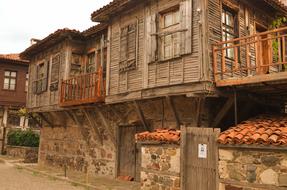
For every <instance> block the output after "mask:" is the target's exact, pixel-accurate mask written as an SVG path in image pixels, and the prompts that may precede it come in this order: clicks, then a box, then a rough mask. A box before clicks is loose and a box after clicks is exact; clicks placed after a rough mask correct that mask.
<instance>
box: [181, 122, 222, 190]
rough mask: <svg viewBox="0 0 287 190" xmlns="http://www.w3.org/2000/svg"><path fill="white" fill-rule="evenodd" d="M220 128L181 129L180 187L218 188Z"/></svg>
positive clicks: (191, 189)
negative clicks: (217, 140)
mask: <svg viewBox="0 0 287 190" xmlns="http://www.w3.org/2000/svg"><path fill="white" fill-rule="evenodd" d="M219 133H220V129H213V128H195V127H185V126H183V127H182V129H181V134H182V135H181V139H182V140H181V172H182V175H181V187H182V188H181V189H182V190H217V189H218V169H217V168H218V146H217V143H216V139H217V137H218V135H219Z"/></svg>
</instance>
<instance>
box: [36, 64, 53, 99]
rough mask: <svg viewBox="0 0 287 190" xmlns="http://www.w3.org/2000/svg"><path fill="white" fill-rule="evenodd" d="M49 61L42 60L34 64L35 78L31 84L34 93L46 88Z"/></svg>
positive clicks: (41, 91)
mask: <svg viewBox="0 0 287 190" xmlns="http://www.w3.org/2000/svg"><path fill="white" fill-rule="evenodd" d="M49 63H50V62H49V61H46V60H43V61H40V62H39V63H38V64H37V65H36V80H34V81H33V84H32V86H33V87H32V88H33V93H34V94H41V93H43V92H46V91H47V90H48V88H47V87H48V73H49ZM41 67H43V68H41ZM45 67H46V70H45ZM40 69H43V71H41V70H40ZM42 72H43V73H42ZM40 75H43V76H40Z"/></svg>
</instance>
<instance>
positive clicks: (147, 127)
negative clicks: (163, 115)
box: [134, 101, 151, 131]
mask: <svg viewBox="0 0 287 190" xmlns="http://www.w3.org/2000/svg"><path fill="white" fill-rule="evenodd" d="M134 105H135V108H136V111H137V114H138V116H139V119H140V120H141V122H142V124H143V126H144V128H145V129H146V130H147V131H151V129H150V128H149V126H148V124H147V122H146V119H145V117H144V114H143V111H142V109H141V108H140V105H139V104H138V102H137V101H134Z"/></svg>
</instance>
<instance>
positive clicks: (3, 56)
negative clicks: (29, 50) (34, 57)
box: [0, 53, 29, 64]
mask: <svg viewBox="0 0 287 190" xmlns="http://www.w3.org/2000/svg"><path fill="white" fill-rule="evenodd" d="M0 60H4V61H9V62H16V63H22V64H28V63H29V61H27V60H23V59H21V58H20V55H19V54H17V53H11V54H0Z"/></svg>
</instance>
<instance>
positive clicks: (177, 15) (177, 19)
mask: <svg viewBox="0 0 287 190" xmlns="http://www.w3.org/2000/svg"><path fill="white" fill-rule="evenodd" d="M179 19H180V15H179V11H178V10H177V11H175V12H174V24H176V23H179Z"/></svg>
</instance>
